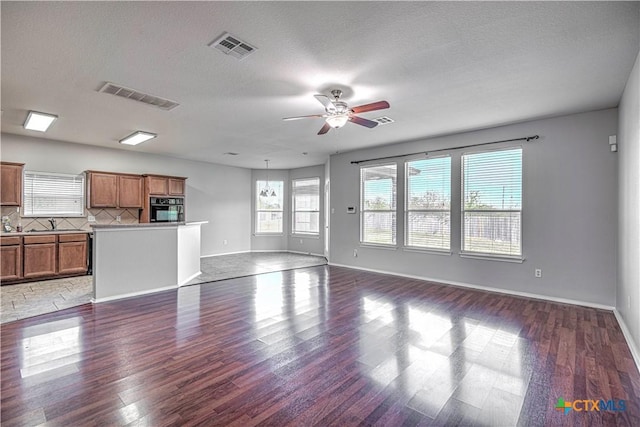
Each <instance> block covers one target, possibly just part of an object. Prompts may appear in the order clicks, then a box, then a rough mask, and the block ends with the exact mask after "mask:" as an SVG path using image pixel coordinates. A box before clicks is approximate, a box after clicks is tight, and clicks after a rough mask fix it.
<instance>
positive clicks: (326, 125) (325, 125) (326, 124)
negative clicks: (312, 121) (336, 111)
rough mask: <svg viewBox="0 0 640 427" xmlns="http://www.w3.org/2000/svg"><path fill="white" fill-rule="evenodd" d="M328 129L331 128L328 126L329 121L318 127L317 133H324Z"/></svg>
mask: <svg viewBox="0 0 640 427" xmlns="http://www.w3.org/2000/svg"><path fill="white" fill-rule="evenodd" d="M329 129H331V126H329V123H325V124H324V126H322V128H320V131H319V132H318V135H324V134H325V133H327V132H329Z"/></svg>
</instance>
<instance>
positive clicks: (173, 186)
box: [169, 178, 184, 196]
mask: <svg viewBox="0 0 640 427" xmlns="http://www.w3.org/2000/svg"><path fill="white" fill-rule="evenodd" d="M169 195H170V196H184V179H175V178H169Z"/></svg>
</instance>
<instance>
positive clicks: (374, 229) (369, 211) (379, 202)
mask: <svg viewBox="0 0 640 427" xmlns="http://www.w3.org/2000/svg"><path fill="white" fill-rule="evenodd" d="M396 169H397V166H396V164H395V163H394V164H387V165H380V166H371V167H363V168H361V169H360V241H361V242H362V243H373V244H387V245H395V243H396V178H397V170H396Z"/></svg>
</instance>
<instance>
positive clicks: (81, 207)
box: [21, 170, 87, 218]
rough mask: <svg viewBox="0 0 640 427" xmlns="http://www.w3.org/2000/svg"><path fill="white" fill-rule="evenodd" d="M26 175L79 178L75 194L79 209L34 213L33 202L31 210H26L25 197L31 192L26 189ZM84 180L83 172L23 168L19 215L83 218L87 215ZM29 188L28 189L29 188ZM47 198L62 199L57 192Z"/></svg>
mask: <svg viewBox="0 0 640 427" xmlns="http://www.w3.org/2000/svg"><path fill="white" fill-rule="evenodd" d="M28 175H32V176H42V177H44V176H48V177H64V178H68V179H71V178H73V179H76V178H80V186H79V188H80V194H76V195H75V198H77V199H78V202H79V205H78V206H79V211H78V212H76V213H73V212H54V211H51V212H38V213H34V211H33V202H31V203H32V209H31V212H27V204H28V203H27V199H28V198H29V195H30V194H32V193H31V192H30V191H27V190H28V188H27V187H28V179H29V178H28ZM86 182H87V176H86V174H85V173H84V172H81V173H79V174H71V173H59V172H45V171H32V170H25V171H23V173H22V206H21V216H22V217H24V218H44V217H49V218H84V217H86V216H87V214H86V211H85V206H86V203H87V199H86V196H87V190H86ZM29 190H30V189H29ZM49 194H56V193H49ZM47 198H48V199H62V197H60V196H58V194H56V195H55V196H53V197H47ZM31 199H34V197H33V196H32V197H31Z"/></svg>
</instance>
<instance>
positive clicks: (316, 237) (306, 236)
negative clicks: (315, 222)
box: [289, 233, 320, 240]
mask: <svg viewBox="0 0 640 427" xmlns="http://www.w3.org/2000/svg"><path fill="white" fill-rule="evenodd" d="M289 237H291V238H294V239H314V240H319V239H320V235H319V234H301V233H298V234H290V235H289Z"/></svg>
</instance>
